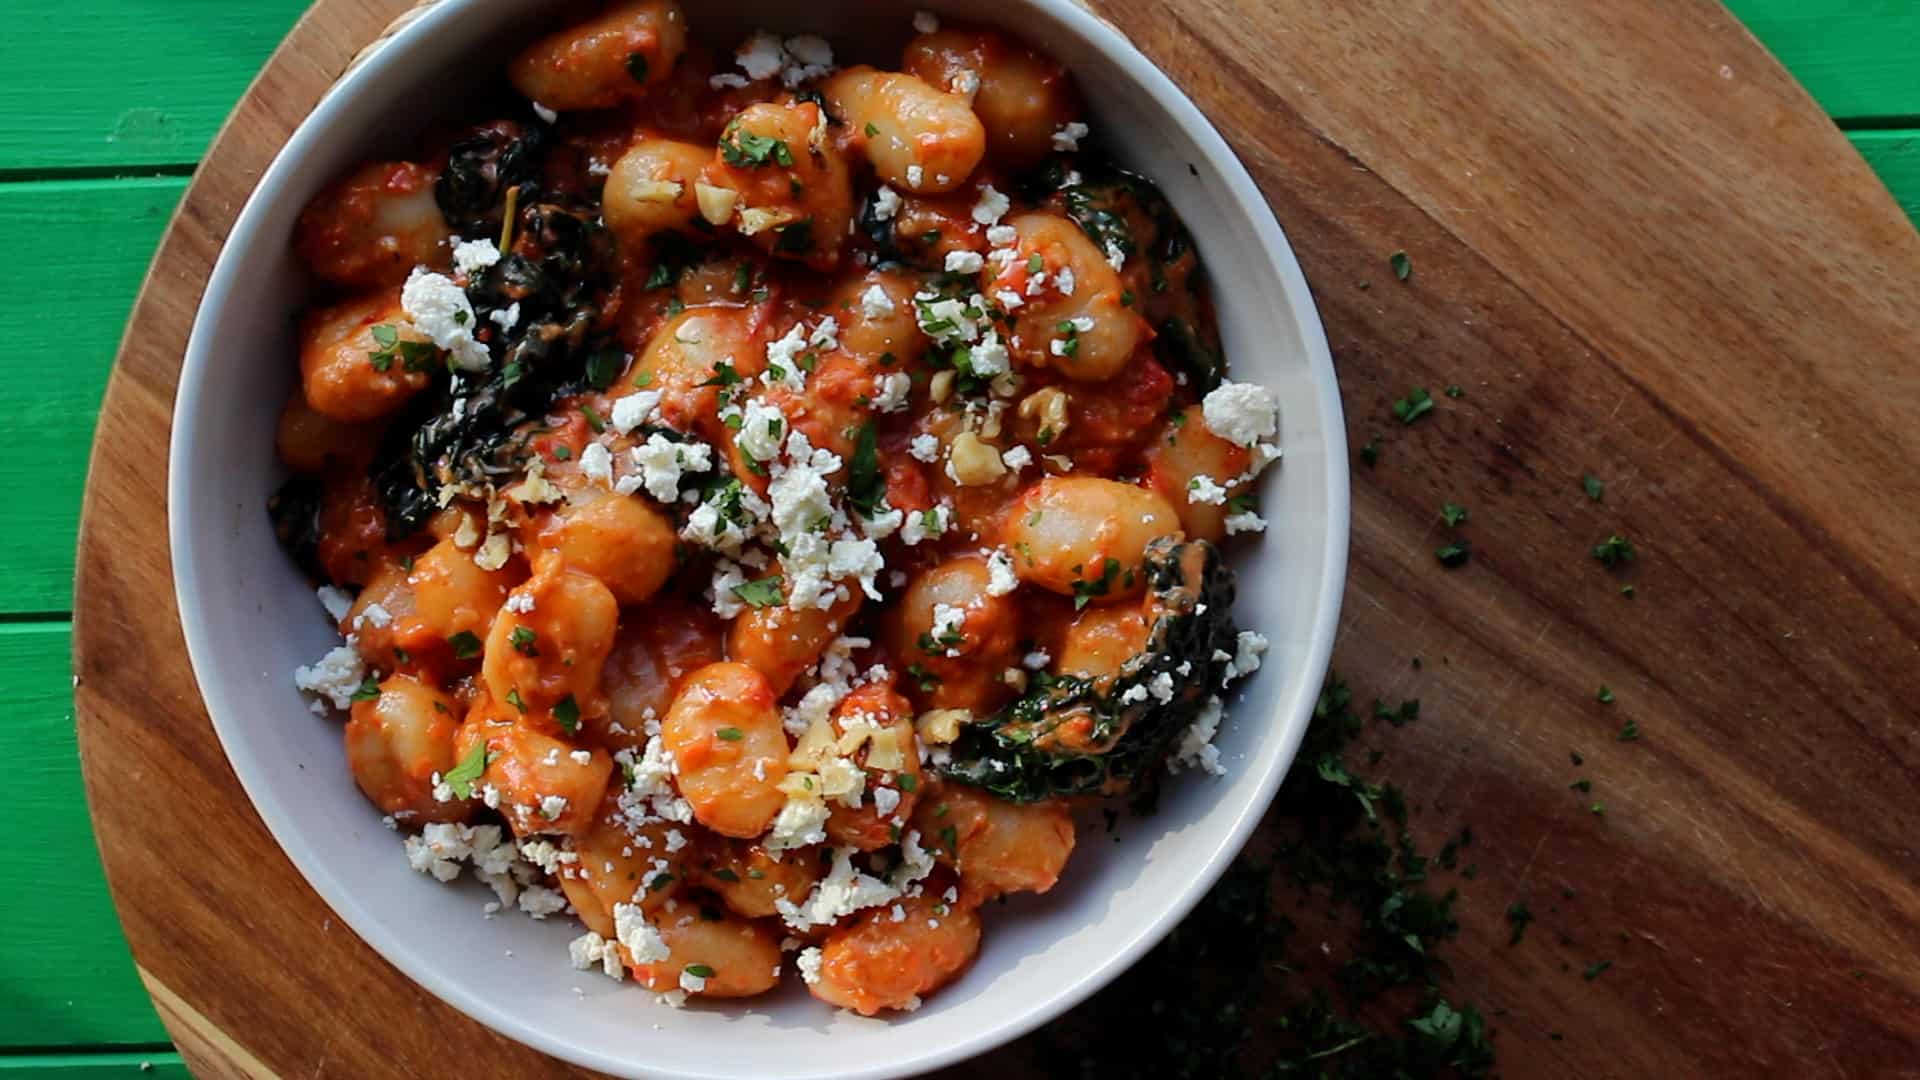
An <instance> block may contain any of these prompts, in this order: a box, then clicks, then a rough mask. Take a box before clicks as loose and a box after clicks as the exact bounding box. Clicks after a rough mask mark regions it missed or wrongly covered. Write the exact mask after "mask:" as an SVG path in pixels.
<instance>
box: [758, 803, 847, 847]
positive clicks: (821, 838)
mask: <svg viewBox="0 0 1920 1080" xmlns="http://www.w3.org/2000/svg"><path fill="white" fill-rule="evenodd" d="M832 816H833V811H832V810H830V809H829V808H828V807H827V804H826V802H825V801H824V800H822V799H821V798H819V797H818V796H816V795H814V794H813V793H811V792H809V793H807V795H806V796H805V797H800V796H795V795H789V796H787V802H786V805H784V806H782V807H781V808H780V813H779V814H778V815H777V816H776V817H775V818H774V819H773V827H772V828H771V829H770V830H768V832H767V835H766V838H765V839H764V840H762V841H761V843H762V844H763V845H765V847H766V850H767V852H768V853H769V854H773V855H778V854H779V853H780V852H782V851H791V850H793V849H794V848H803V847H806V846H808V845H810V844H819V843H824V842H826V839H827V819H828V818H829V817H832Z"/></svg>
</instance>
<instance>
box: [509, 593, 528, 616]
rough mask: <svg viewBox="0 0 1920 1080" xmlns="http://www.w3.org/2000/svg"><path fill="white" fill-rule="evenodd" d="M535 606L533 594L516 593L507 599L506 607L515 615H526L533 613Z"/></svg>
mask: <svg viewBox="0 0 1920 1080" xmlns="http://www.w3.org/2000/svg"><path fill="white" fill-rule="evenodd" d="M533 604H534V600H533V594H532V593H530V592H516V593H514V594H513V595H512V596H509V597H507V602H506V604H505V607H506V609H507V610H508V611H511V612H513V613H514V614H515V615H526V614H529V613H531V612H532V611H533Z"/></svg>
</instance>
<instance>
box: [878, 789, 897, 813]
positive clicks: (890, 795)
mask: <svg viewBox="0 0 1920 1080" xmlns="http://www.w3.org/2000/svg"><path fill="white" fill-rule="evenodd" d="M899 808H900V793H899V792H898V791H895V790H894V789H893V788H890V787H877V788H874V789H873V809H874V812H875V813H877V814H879V815H880V816H881V817H887V816H888V815H890V814H892V813H893V812H894V811H895V810H898V809H899Z"/></svg>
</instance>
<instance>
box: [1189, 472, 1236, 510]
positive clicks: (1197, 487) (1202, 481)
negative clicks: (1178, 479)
mask: <svg viewBox="0 0 1920 1080" xmlns="http://www.w3.org/2000/svg"><path fill="white" fill-rule="evenodd" d="M1187 501H1188V502H1190V503H1193V504H1194V505H1196V506H1198V505H1208V506H1223V505H1225V504H1226V501H1227V489H1226V488H1223V487H1221V486H1220V485H1219V484H1217V483H1215V482H1214V479H1213V477H1211V476H1207V475H1205V474H1204V473H1203V474H1201V475H1199V476H1195V477H1194V478H1193V479H1191V480H1188V481H1187Z"/></svg>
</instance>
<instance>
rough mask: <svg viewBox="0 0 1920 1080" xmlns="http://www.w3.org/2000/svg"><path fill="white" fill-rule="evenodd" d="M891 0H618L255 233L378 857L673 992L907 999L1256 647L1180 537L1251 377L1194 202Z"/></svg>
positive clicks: (1051, 873) (297, 475) (1220, 583)
mask: <svg viewBox="0 0 1920 1080" xmlns="http://www.w3.org/2000/svg"><path fill="white" fill-rule="evenodd" d="M913 29H914V34H913V36H912V38H911V40H910V41H909V42H908V43H907V45H906V46H905V48H904V50H903V52H902V53H901V54H900V55H898V56H897V57H867V58H865V59H867V60H869V61H872V62H871V63H844V64H843V63H842V62H841V58H838V57H836V56H835V55H834V53H833V50H832V47H831V46H830V44H829V43H828V42H826V41H824V40H821V39H819V38H816V37H804V36H803V37H783V36H780V35H777V34H774V33H770V32H761V33H756V34H754V35H752V36H751V37H749V38H748V39H747V40H745V41H743V42H737V43H723V44H721V45H719V47H715V46H713V45H710V44H709V43H707V42H705V41H704V40H703V39H702V38H700V36H699V35H698V32H697V28H695V27H689V26H688V25H687V20H686V14H685V12H684V10H683V9H682V8H681V6H680V5H679V4H678V3H676V2H675V0H641V2H616V3H609V4H606V5H605V6H604V7H603V8H602V9H601V10H599V11H598V12H596V13H594V14H593V15H592V17H591V18H589V19H587V20H586V21H584V22H581V23H578V24H576V25H571V26H565V27H561V28H559V29H556V30H554V31H553V32H551V33H549V34H547V35H546V36H544V37H541V38H539V39H538V40H534V41H531V42H528V43H526V44H525V46H524V48H523V50H522V51H521V52H520V53H519V54H518V55H515V56H510V57H502V58H501V60H502V66H503V68H504V71H505V75H506V78H507V81H508V82H509V83H510V84H511V86H512V87H513V89H514V90H515V91H517V92H518V97H517V99H516V100H517V102H518V103H517V104H514V105H512V106H510V107H506V108H505V109H504V110H503V111H502V112H501V113H499V114H497V115H488V116H484V117H481V118H480V119H479V120H478V121H477V122H474V123H470V124H465V125H457V124H456V125H454V126H449V127H445V128H442V129H438V130H436V131H434V132H432V133H430V134H429V135H428V136H427V137H425V138H423V139H421V140H420V141H419V145H420V146H422V147H423V149H422V150H421V152H420V153H419V154H418V155H417V156H416V157H414V158H413V159H410V160H404V161H371V162H364V163H361V164H359V165H357V166H356V167H354V168H353V169H351V170H350V171H348V172H346V173H345V174H344V175H342V176H341V177H340V178H339V180H338V181H336V182H335V183H334V184H333V185H332V186H330V187H328V188H327V189H325V190H323V191H322V192H321V193H320V194H319V195H318V196H316V197H315V198H314V199H313V201H312V202H311V203H310V205H308V206H307V207H306V209H305V211H304V212H303V213H302V214H301V216H300V218H299V220H298V224H297V226H296V229H295V235H294V237H293V247H294V250H295V251H296V252H297V253H298V255H299V256H300V258H301V259H302V260H303V262H304V263H305V265H306V266H307V268H308V269H309V270H310V271H311V274H312V277H313V279H314V281H315V292H314V297H313V300H312V302H311V305H310V307H309V309H308V311H307V313H306V314H305V315H304V316H303V318H302V319H301V320H300V321H299V324H298V334H299V347H298V350H297V355H296V356H295V357H293V358H292V359H293V361H294V365H295V367H296V368H297V370H298V373H299V382H298V386H297V387H296V389H295V390H294V391H293V393H292V394H291V396H290V397H289V399H288V401H287V402H286V405H285V407H284V408H283V409H282V412H281V417H280V424H279V428H278V431H277V433H276V440H275V441H276V449H277V451H278V453H279V456H280V459H281V460H282V462H283V463H284V464H285V466H286V468H287V470H288V473H289V477H288V479H287V481H286V483H285V484H284V486H283V487H282V488H281V489H280V491H279V492H278V493H277V494H276V495H275V496H274V497H273V499H272V500H271V502H270V504H269V511H270V515H271V517H272V520H273V523H274V526H275V528H276V530H277V532H278V534H279V536H280V538H281V541H282V543H283V545H284V546H285V548H286V550H287V551H288V553H289V554H290V555H291V556H292V557H293V558H294V559H295V560H297V561H298V562H299V564H300V565H301V566H302V568H303V569H304V570H306V572H307V573H308V574H309V575H310V576H311V577H312V578H313V579H314V580H315V581H316V583H317V584H318V586H319V593H320V598H321V600H322V602H323V604H324V605H325V606H326V607H327V610H328V612H329V614H330V616H331V617H332V618H333V620H334V621H335V623H336V625H337V628H338V629H339V631H340V632H341V634H342V636H343V639H344V640H343V643H342V644H340V645H339V646H338V647H337V648H335V649H333V650H332V651H331V652H329V653H328V654H327V655H326V656H324V657H322V658H321V659H320V660H318V661H317V662H315V663H314V664H313V665H311V666H309V667H303V668H300V669H299V670H298V671H297V672H296V673H295V683H296V685H297V686H298V687H299V688H300V689H301V690H303V691H305V692H306V693H308V694H309V695H310V696H311V698H312V704H313V707H314V709H315V711H316V712H319V713H321V714H328V715H331V714H335V713H340V714H345V715H347V717H348V719H347V722H346V724H345V727H344V732H343V735H342V738H343V741H344V745H345V750H346V762H347V767H348V770H349V771H350V774H351V781H352V782H353V783H354V784H356V785H357V786H358V787H359V788H360V790H361V791H362V792H364V793H365V795H366V797H367V798H368V799H369V800H370V801H371V802H372V803H373V805H374V806H376V807H377V808H378V809H379V811H380V812H381V813H383V814H385V815H386V818H385V820H386V822H387V824H388V825H390V826H391V827H392V828H394V829H395V830H397V831H399V832H400V833H402V834H403V838H404V844H405V850H406V854H407V857H408V859H409V861H410V862H411V864H412V866H413V867H414V868H415V869H417V870H419V871H421V872H422V873H424V874H428V875H431V876H432V877H434V878H437V879H439V880H441V881H449V880H452V879H453V878H456V877H458V876H460V875H461V874H462V873H463V872H469V871H470V872H471V873H472V875H473V876H475V877H478V878H479V879H481V880H482V881H483V882H484V883H485V884H486V885H488V886H490V887H491V889H492V890H493V893H494V896H493V898H492V899H490V900H488V901H487V910H488V912H489V913H491V912H493V911H497V910H500V909H518V910H519V911H522V912H525V913H526V914H528V915H529V916H531V917H533V918H536V919H544V918H561V917H568V916H571V917H575V918H578V919H579V920H580V921H581V923H582V924H583V926H582V929H583V932H582V933H581V934H580V936H579V937H578V938H576V939H575V940H574V941H573V943H572V945H571V947H570V950H569V951H570V956H569V959H570V961H571V962H572V963H573V964H574V965H575V966H577V967H580V968H582V969H592V968H597V969H599V970H601V971H604V972H605V973H606V974H607V975H608V976H609V977H611V978H614V979H623V980H631V981H633V982H636V983H638V984H640V985H641V986H643V987H645V988H646V989H647V990H649V991H652V992H653V993H654V994H657V995H659V996H660V997H662V998H664V999H666V1000H667V1001H669V1002H671V1003H673V1004H680V1003H684V1001H685V1000H686V999H687V998H689V997H707V998H731V997H748V996H753V995H757V994H761V993H765V992H767V991H769V990H771V989H773V988H774V987H775V986H777V985H778V984H779V983H781V982H782V981H783V978H784V977H785V976H786V975H787V973H788V972H789V971H791V972H794V973H797V976H798V978H799V980H800V981H801V982H802V983H804V984H805V985H806V987H807V988H808V989H809V990H810V991H811V993H812V994H813V995H814V996H815V997H817V998H819V999H821V1000H822V1001H824V1002H827V1003H829V1004H831V1005H835V1006H840V1007H844V1008H848V1009H852V1010H856V1011H858V1012H860V1013H864V1014H867V1015H873V1014H877V1013H882V1012H888V1011H901V1010H912V1009H914V1008H917V1007H918V1006H919V1004H920V1002H921V1001H922V999H923V998H924V997H925V996H926V995H928V994H932V993H934V992H936V991H938V990H939V989H940V988H941V987H942V986H944V985H946V984H948V983H950V982H952V981H953V980H954V979H956V978H958V977H960V975H961V974H962V973H963V972H964V971H965V970H966V968H967V966H968V965H969V963H971V961H972V960H973V958H974V957H975V955H976V954H977V952H978V951H979V949H980V948H982V941H983V939H990V938H991V936H992V927H993V924H994V922H995V921H996V920H997V919H1002V918H1011V917H1015V915H1016V911H1017V909H1016V911H1000V910H998V907H997V905H995V906H989V905H988V901H991V900H994V899H997V898H1000V897H1003V896H1006V895H1009V894H1014V893H1022V892H1032V893H1039V892H1046V891H1047V890H1049V889H1051V888H1053V887H1054V885H1055V883H1056V882H1058V881H1059V880H1060V879H1061V876H1062V874H1063V873H1066V872H1067V865H1066V864H1067V863H1068V861H1069V859H1070V857H1071V855H1072V853H1073V850H1074V846H1075V843H1074V839H1075V825H1074V813H1073V812H1074V810H1075V808H1076V807H1077V806H1079V805H1081V804H1083V803H1087V802H1091V801H1094V800H1099V799H1102V798H1108V797H1113V796H1119V795H1127V794H1138V793H1140V792H1142V791H1146V790H1149V789H1151V788H1152V787H1153V786H1154V785H1156V784H1158V783H1160V782H1162V781H1163V779H1164V778H1165V777H1167V776H1168V775H1170V774H1173V773H1177V772H1179V771H1182V770H1183V769H1193V770H1196V771H1203V772H1221V771H1224V766H1223V765H1222V763H1221V761H1220V755H1219V752H1218V751H1217V750H1216V749H1215V748H1214V747H1213V745H1212V743H1211V739H1212V736H1213V734H1214V732H1215V731H1216V729H1217V728H1218V726H1219V724H1220V722H1221V714H1222V710H1223V704H1222V702H1223V696H1224V694H1225V688H1226V687H1227V686H1228V685H1229V684H1230V683H1231V682H1232V681H1233V680H1235V679H1238V678H1242V677H1244V676H1246V675H1249V674H1251V673H1252V672H1253V671H1254V670H1255V669H1256V668H1257V667H1258V666H1259V664H1260V656H1261V654H1262V652H1263V651H1264V650H1265V648H1266V640H1265V639H1264V638H1263V637H1261V636H1260V635H1259V634H1257V633H1254V632H1251V631H1243V630H1240V629H1239V628H1238V627H1236V626H1235V625H1234V623H1233V615H1232V610H1233V598H1234V580H1233V575H1232V572H1231V571H1230V570H1229V569H1228V568H1227V566H1226V564H1225V562H1224V561H1223V559H1222V556H1221V553H1220V550H1219V545H1222V544H1224V543H1226V542H1227V541H1228V538H1229V537H1231V536H1234V535H1235V534H1241V533H1259V532H1263V531H1264V530H1265V528H1266V522H1265V521H1264V520H1263V519H1262V518H1261V516H1260V514H1259V510H1258V506H1257V503H1256V501H1255V497H1254V494H1253V486H1254V483H1255V480H1256V478H1257V477H1258V476H1259V475H1260V474H1261V472H1262V470H1263V469H1264V468H1265V467H1266V466H1268V465H1269V464H1270V463H1271V462H1273V461H1274V460H1275V459H1277V458H1278V456H1279V446H1278V440H1279V414H1278V409H1277V406H1276V404H1275V401H1274V398H1273V396H1272V395H1271V394H1270V393H1268V392H1267V391H1266V390H1264V389H1262V388H1261V387H1259V386H1256V385H1252V384H1249V383H1235V382H1232V381H1230V380H1228V379H1227V378H1226V374H1225V360H1224V356H1223V352H1222V348H1221V343H1220V340H1219V337H1218V334H1217V331H1216V329H1215V326H1214V317H1213V310H1212V306H1211V301H1210V299H1209V295H1208V291H1207V286H1206V282H1205V278H1204V274H1203V270H1202V266H1201V263H1200V259H1199V254H1198V252H1197V251H1196V249H1195V245H1194V242H1193V238H1192V237H1191V235H1189V233H1188V232H1187V230H1186V229H1185V228H1184V227H1183V226H1182V224H1181V222H1180V220H1179V217H1178V216H1177V215H1176V214H1175V213H1174V211H1173V209H1172V206H1171V204H1170V203H1169V202H1168V200H1167V199H1166V198H1165V197H1163V196H1162V194H1161V193H1160V191H1159V190H1158V189H1157V188H1156V187H1155V185H1154V184H1153V183H1152V182H1151V181H1150V180H1148V179H1147V178H1145V177H1142V176H1139V175H1137V174H1134V173H1130V172H1128V171H1126V170H1124V169H1122V168H1120V167H1118V166H1116V165H1115V164H1113V163H1112V162H1111V161H1109V160H1108V159H1106V158H1105V157H1103V156H1102V155H1101V154H1100V153H1099V151H1098V149H1097V134H1096V133H1095V131H1094V130H1093V128H1094V125H1093V124H1092V123H1091V122H1090V121H1089V118H1088V116H1087V113H1086V111H1085V108H1086V105H1085V101H1084V99H1083V98H1082V96H1081V94H1080V92H1079V91H1078V89H1077V88H1076V87H1075V85H1074V81H1073V78H1072V76H1071V75H1070V74H1069V73H1068V72H1067V71H1066V70H1065V69H1064V68H1062V66H1061V65H1060V64H1059V63H1058V62H1056V61H1055V60H1053V59H1052V58H1051V57H1049V56H1047V55H1046V54H1044V53H1042V52H1040V51H1038V50H1036V49H1034V48H1032V47H1031V46H1029V45H1027V44H1026V43H1024V42H1022V41H1020V40H1019V39H1018V38H1016V37H1014V36H1013V35H1011V34H1008V33H1006V32H1004V31H1001V30H996V29H990V28H986V27H976V26H968V25H960V24H954V23H948V24H947V25H944V26H943V25H940V24H939V21H938V20H936V19H934V18H932V17H931V16H928V15H925V14H922V15H920V16H916V17H915V19H914V22H913ZM903 30H904V27H903ZM727 44H731V45H733V46H734V47H733V48H731V49H729V48H727V47H726V45H727ZM989 947H990V946H989Z"/></svg>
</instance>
